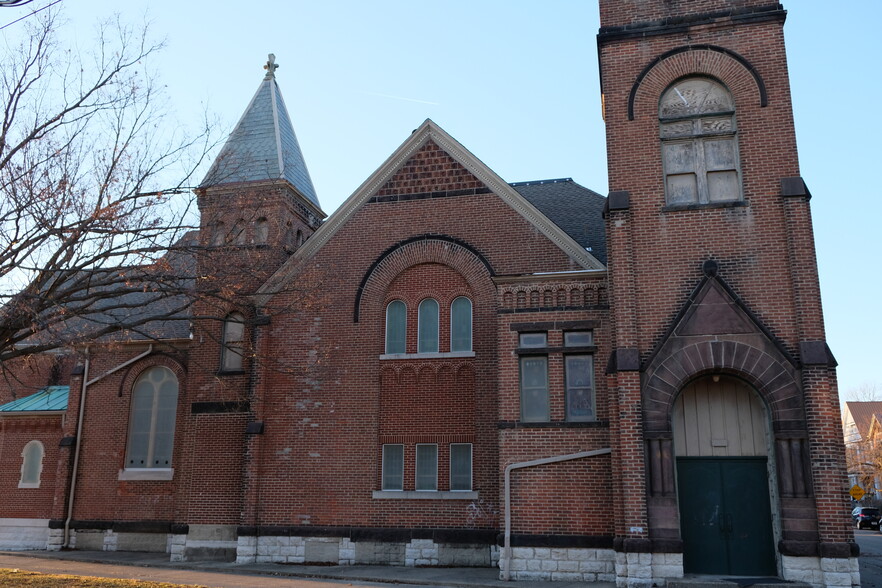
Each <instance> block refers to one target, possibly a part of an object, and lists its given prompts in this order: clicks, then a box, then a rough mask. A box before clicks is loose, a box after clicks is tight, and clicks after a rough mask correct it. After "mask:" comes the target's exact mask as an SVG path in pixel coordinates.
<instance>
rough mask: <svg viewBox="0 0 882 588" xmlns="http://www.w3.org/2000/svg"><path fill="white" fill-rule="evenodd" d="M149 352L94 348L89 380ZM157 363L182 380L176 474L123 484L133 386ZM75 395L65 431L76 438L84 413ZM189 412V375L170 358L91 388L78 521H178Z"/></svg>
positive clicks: (155, 358)
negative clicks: (79, 413) (165, 478)
mask: <svg viewBox="0 0 882 588" xmlns="http://www.w3.org/2000/svg"><path fill="white" fill-rule="evenodd" d="M144 349H146V347H143V348H135V349H128V348H121V349H108V350H100V349H98V350H93V351H94V353H93V354H92V359H91V361H90V366H89V378H90V379H92V378H96V377H98V376H100V375H102V374H104V373H106V372H108V371H109V370H111V369H113V368H115V367H116V366H118V365H120V364H122V363H123V362H125V361H127V360H129V359H131V358H133V357H135V356H136V355H137V354H138V353H139V352H142V351H144ZM102 351H103V352H102ZM155 365H163V366H166V367H168V368H169V369H171V370H172V371H173V372H175V374H176V375H177V377H178V386H179V388H178V408H177V421H176V425H175V439H174V441H175V444H174V447H175V449H174V453H173V456H172V467H173V468H175V469H176V476H175V478H174V479H172V480H171V481H154V480H150V481H126V480H120V479H119V471H120V470H121V469H123V468H124V467H125V456H126V444H127V441H128V430H129V418H130V413H131V397H132V386H133V385H134V383H135V380H136V379H137V377H138V375H140V374H141V373H143V371H144V370H146V369H147V368H149V367H152V366H155ZM75 392H76V393H75V394H72V395H71V403H70V405H69V411H68V414H69V415H70V418H69V419H68V420H67V423H69V427H70V430H66V431H65V434H66V435H71V436H73V435H75V434H76V414H77V411H78V410H79V390H78V389H77V390H76V391H75ZM188 414H189V395H188V393H187V379H186V372H185V371H184V369H183V368H182V367H181V364H180V363H178V362H177V361H175V360H174V359H173V358H172V357H171V356H169V355H165V354H161V353H160V354H155V355H151V356H149V357H147V358H145V359H143V360H141V361H139V362H137V363H135V364H132V365H131V366H130V367H129V368H127V369H123V370H120V371H118V372H116V373H114V374H112V375H110V376H108V377H106V378H103V379H101V380H99V381H98V382H96V383H94V384H92V385H91V386H89V388H88V389H87V393H86V407H85V415H84V422H83V434H82V438H81V440H80V443H81V445H80V461H79V468H78V470H79V471H78V474H77V484H76V498H75V501H74V512H73V518H74V519H76V520H87V521H89V520H100V521H145V520H157V521H173V520H175V518H176V511H175V507H176V501H177V500H178V497H177V496H176V492H178V490H179V489H180V487H181V486H180V483H179V482H180V473H181V466H182V465H183V462H184V461H185V460H184V458H185V455H186V448H187V447H188V442H187V438H186V435H185V434H183V433H184V431H185V426H184V424H185V422H186V418H187V415H188ZM67 426H68V425H67V424H66V427H67ZM71 449H72V448H71ZM184 471H186V468H184ZM65 508H66V505H65Z"/></svg>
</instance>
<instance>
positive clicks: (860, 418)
mask: <svg viewBox="0 0 882 588" xmlns="http://www.w3.org/2000/svg"><path fill="white" fill-rule="evenodd" d="M845 406H846V407H847V408H848V410H849V412H851V418H853V419H854V424H855V426H856V427H857V430H858V433H860V435H861V439H866V438H867V433H869V432H870V424H871V423H872V422H873V415H874V414H878V415H880V417H882V402H878V401H875V402H846V403H845Z"/></svg>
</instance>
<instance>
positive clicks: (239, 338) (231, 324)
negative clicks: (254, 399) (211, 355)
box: [221, 312, 245, 372]
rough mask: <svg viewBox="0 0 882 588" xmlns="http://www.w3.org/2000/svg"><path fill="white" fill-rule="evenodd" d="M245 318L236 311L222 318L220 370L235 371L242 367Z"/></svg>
mask: <svg viewBox="0 0 882 588" xmlns="http://www.w3.org/2000/svg"><path fill="white" fill-rule="evenodd" d="M244 339H245V318H244V317H243V316H242V315H241V314H239V313H238V312H234V313H232V314H230V315H229V316H227V318H226V319H225V320H224V330H223V346H222V351H221V370H222V371H225V372H236V371H240V370H241V369H242V356H243V355H244V354H245V353H244V350H243V343H244Z"/></svg>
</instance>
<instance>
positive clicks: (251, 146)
mask: <svg viewBox="0 0 882 588" xmlns="http://www.w3.org/2000/svg"><path fill="white" fill-rule="evenodd" d="M263 67H264V69H265V70H266V75H265V76H264V78H263V81H262V82H261V83H260V86H259V87H258V88H257V92H256V93H255V94H254V98H252V99H251V102H250V103H249V104H248V107H247V108H246V109H245V112H244V114H243V115H242V118H241V119H239V122H238V123H237V124H236V127H235V128H234V129H233V132H232V133H230V137H229V138H228V139H227V142H226V144H224V147H223V149H221V152H220V154H219V155H218V156H217V158H216V159H215V160H214V163H213V164H212V166H211V169H210V170H209V171H208V174H206V176H205V179H204V180H202V184H201V186H202V187H209V186H219V185H225V184H237V183H244V182H255V181H265V180H276V179H281V180H287V181H288V182H289V183H290V184H291V185H292V186H294V188H295V189H296V190H297V191H298V192H299V193H300V194H301V195H302V196H303V197H305V198H306V199H307V200H309V201H310V202H311V203H312V204H314V205H315V206H317V207H320V206H319V201H318V197H317V196H316V193H315V188H314V187H313V185H312V179H311V178H310V177H309V171H308V170H307V169H306V162H305V160H304V159H303V153H302V152H301V151H300V144H299V143H298V142H297V135H295V134H294V127H293V125H292V124H291V119H290V117H289V116H288V110H287V108H285V102H284V100H283V99H282V92H281V90H279V86H278V84H277V83H276V79H275V78H276V75H275V71H276V69H278V67H279V65H278V64H277V63H276V56H275V55H273V54H272V53H270V54H269V56H268V60H267V62H266V65H264V66H263Z"/></svg>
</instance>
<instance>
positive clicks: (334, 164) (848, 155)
mask: <svg viewBox="0 0 882 588" xmlns="http://www.w3.org/2000/svg"><path fill="white" fill-rule="evenodd" d="M40 5H41V4H39V3H38V2H34V3H32V4H29V5H27V6H24V7H20V8H4V9H0V26H2V25H4V24H6V23H7V22H10V21H12V20H14V19H15V18H18V17H19V16H22V15H23V14H25V13H27V12H29V11H30V10H31V9H33V8H34V7H38V6H40ZM60 6H62V7H63V10H64V14H65V16H66V18H67V22H66V24H65V25H64V30H65V33H66V34H67V35H69V36H70V38H72V39H75V40H76V42H77V43H78V44H79V46H80V47H81V48H82V49H87V48H88V47H90V46H91V40H92V38H93V31H94V24H95V22H96V20H97V19H98V18H102V17H108V16H111V15H113V14H114V13H117V12H122V17H123V19H124V20H126V21H130V22H133V23H139V22H141V21H143V20H144V19H145V18H146V19H147V20H149V21H150V22H151V23H152V24H151V26H152V30H153V32H154V34H155V35H156V36H157V37H159V38H163V37H164V38H165V39H166V41H167V48H166V49H165V50H164V51H163V52H162V53H161V54H160V55H159V56H158V57H157V58H156V60H155V61H154V62H153V63H152V64H153V66H154V67H155V68H156V69H158V70H159V72H160V74H161V79H162V81H163V82H164V83H165V84H166V85H167V88H166V90H167V93H168V97H169V99H170V108H171V109H172V111H173V115H174V116H175V117H176V118H177V119H179V120H180V121H181V122H182V124H185V125H186V124H187V123H188V121H193V120H195V119H197V118H198V117H199V116H200V115H201V113H202V111H203V108H207V109H208V110H209V111H210V112H212V113H214V114H216V115H217V116H218V117H219V119H220V120H221V122H222V125H224V126H225V128H227V129H228V130H232V127H233V125H234V124H235V123H236V121H237V120H238V117H239V116H240V115H241V113H242V111H243V110H244V108H245V106H246V105H247V104H248V101H249V100H250V99H251V96H252V95H253V93H254V91H255V90H256V89H257V86H258V84H259V82H260V80H261V79H262V77H263V73H264V71H263V69H262V66H263V64H264V63H265V62H266V58H267V54H268V53H270V52H272V53H275V55H276V60H277V63H278V64H279V65H280V68H279V70H278V71H277V80H278V82H279V84H280V86H281V88H282V92H283V94H284V97H285V101H286V104H287V107H288V111H289V112H290V114H291V118H292V120H293V123H294V127H295V130H296V132H297V135H298V139H299V141H300V145H301V147H302V149H303V152H304V156H305V158H306V161H307V165H308V167H309V170H310V173H311V176H312V180H313V183H314V184H315V187H316V191H317V192H318V196H319V200H320V202H321V204H322V207H323V209H324V210H325V212H327V213H331V212H333V211H334V210H335V209H336V208H337V206H339V204H340V203H341V202H343V201H344V200H345V199H346V198H347V197H348V196H349V195H350V194H351V193H352V192H353V191H354V190H355V189H356V188H357V187H358V186H359V185H360V184H361V182H362V181H364V179H366V178H367V177H368V175H370V173H371V172H373V171H374V170H375V169H376V168H377V167H379V165H380V164H382V162H383V161H384V160H385V158H386V157H387V156H388V155H389V154H390V153H392V151H393V150H394V149H395V148H396V147H397V146H398V145H399V144H400V143H401V142H402V141H404V140H405V139H406V138H407V136H408V135H409V134H410V132H411V131H412V130H413V129H415V128H416V127H418V126H419V125H420V123H422V122H423V120H425V119H426V118H432V119H433V120H434V121H435V122H437V123H438V124H440V125H441V126H442V127H443V128H444V129H445V130H447V131H448V132H449V133H450V134H452V135H453V136H454V137H456V138H457V139H458V140H459V141H460V142H461V143H463V145H465V146H466V147H467V148H468V149H469V150H471V151H472V153H474V154H475V155H476V156H477V157H479V158H480V159H482V160H483V161H484V163H486V164H487V165H489V166H490V167H491V168H492V169H494V170H495V171H496V172H497V173H499V175H501V176H502V177H503V178H505V179H506V180H508V181H510V182H516V181H523V180H534V179H545V178H558V177H572V178H573V179H575V180H576V181H577V182H579V183H580V184H583V185H585V186H587V187H589V188H592V189H594V190H596V191H598V192H600V193H603V194H605V193H606V192H607V183H606V146H605V140H604V129H603V121H602V120H601V118H600V99H599V84H598V74H597V50H596V41H595V35H596V33H597V28H598V14H597V12H598V9H597V4H596V2H594V1H590V0H548V1H544V2H536V1H534V0H508V1H503V0H448V1H446V2H431V3H430V2H404V1H403V0H396V1H392V0H375V1H372V2H363V1H356V0H347V1H343V0H340V1H333V0H324V1H321V2H319V1H310V2H307V1H304V0H287V1H282V0H269V1H264V2H260V3H246V2H225V1H211V2H209V1H207V0H187V1H186V2H181V1H180V0H174V1H173V0H149V1H148V0H127V2H125V3H121V2H118V1H110V0H77V1H74V0H63V1H62V2H61V3H60ZM834 6H835V5H834V4H832V3H830V2H829V1H826V0H789V1H785V2H784V7H785V8H786V9H787V10H788V11H789V14H788V18H787V24H786V25H785V35H786V40H787V44H788V62H789V65H790V75H791V86H792V90H793V96H794V114H795V121H796V130H797V137H798V140H799V148H800V164H801V170H802V175H803V177H804V178H805V180H806V182H807V184H808V186H809V189H810V190H811V192H812V195H813V199H812V211H813V216H814V222H815V239H816V246H817V252H818V264H819V269H820V276H821V288H822V294H823V297H824V312H825V317H826V324H827V335H828V342H829V344H830V347H831V348H832V350H833V352H834V354H835V355H836V358H837V359H838V361H839V381H840V394H841V396H842V397H843V398H844V399H848V398H849V394H850V391H852V390H855V389H857V388H859V387H860V386H862V385H865V384H873V383H877V384H878V385H879V386H880V390H882V375H880V374H879V373H878V372H877V370H876V369H875V368H876V364H875V361H876V356H877V353H876V352H875V343H874V342H875V340H876V338H877V335H878V334H880V333H882V318H880V317H882V313H880V312H879V311H878V310H877V308H876V300H877V298H878V297H879V296H878V294H877V291H878V290H879V289H880V285H882V284H880V278H879V272H878V270H877V268H876V267H875V264H876V263H877V261H878V260H879V259H880V257H882V245H880V243H882V239H880V236H879V232H880V229H879V226H878V225H879V221H878V219H880V218H882V202H880V201H882V198H880V197H882V194H880V190H879V182H878V181H877V180H874V179H873V178H874V177H875V168H876V166H877V165H880V159H882V158H880V155H882V150H880V148H879V137H880V136H882V123H880V119H882V117H879V116H878V115H877V114H876V113H875V112H874V107H875V106H876V105H877V104H878V103H879V96H880V95H882V82H880V81H879V77H880V76H879V58H880V57H882V53H880V51H879V48H878V44H877V42H876V35H877V34H878V33H877V31H876V23H879V22H882V2H878V0H853V1H852V2H849V3H848V5H847V6H848V8H847V9H845V8H835V7H834ZM20 29H21V25H12V26H11V27H8V28H6V29H4V30H3V31H2V32H0V34H3V35H5V36H7V37H12V36H14V35H16V34H17V31H19V30H20Z"/></svg>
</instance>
